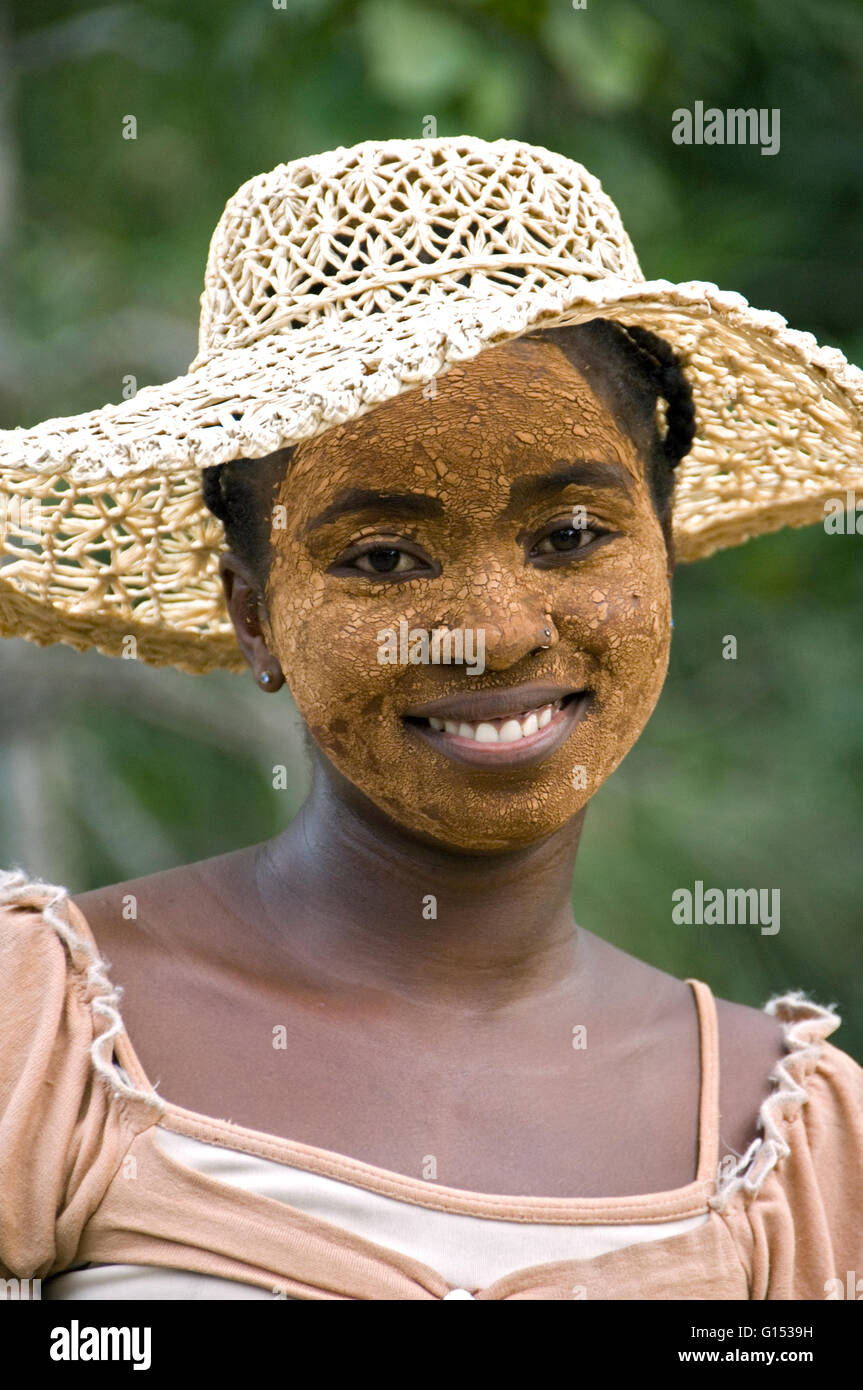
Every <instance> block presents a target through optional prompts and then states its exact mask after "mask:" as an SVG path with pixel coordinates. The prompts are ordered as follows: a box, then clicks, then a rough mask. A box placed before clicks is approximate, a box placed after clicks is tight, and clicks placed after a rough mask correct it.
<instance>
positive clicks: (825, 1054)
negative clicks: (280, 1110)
mask: <svg viewBox="0 0 863 1390" xmlns="http://www.w3.org/2000/svg"><path fill="white" fill-rule="evenodd" d="M688 983H689V984H690V986H691V987H692V989H693V993H694V995H695V1001H696V1005H697V1008H698V1016H699V1026H700V1044H701V1046H700V1052H701V1096H700V1104H699V1154H698V1163H697V1172H696V1176H695V1178H694V1180H693V1181H692V1182H690V1183H688V1184H687V1185H685V1186H684V1187H680V1188H676V1189H674V1190H673V1191H668V1192H652V1193H644V1194H639V1195H634V1196H625V1197H610V1198H580V1197H553V1198H543V1197H535V1196H512V1195H495V1194H490V1193H481V1192H469V1191H466V1190H462V1189H457V1188H448V1187H442V1186H439V1185H438V1184H437V1183H435V1182H431V1181H425V1180H419V1179H413V1178H409V1177H406V1176H404V1175H402V1174H399V1173H395V1172H390V1171H388V1170H386V1169H383V1168H378V1167H376V1166H375V1165H373V1164H369V1163H364V1162H360V1161H359V1160H356V1159H352V1158H350V1157H348V1156H346V1155H344V1154H338V1153H333V1152H330V1151H328V1150H324V1149H318V1148H315V1147H314V1146H312V1145H308V1144H300V1143H297V1142H294V1141H291V1140H287V1139H283V1138H279V1137H277V1136H274V1135H269V1134H264V1133H262V1132H258V1131H255V1130H250V1129H245V1128H243V1127H241V1126H239V1125H235V1124H233V1123H231V1122H229V1121H227V1120H223V1119H218V1118H215V1117H209V1116H204V1115H199V1114H196V1113H194V1112H192V1111H189V1110H185V1109H183V1108H182V1107H180V1106H177V1105H174V1104H172V1103H171V1102H170V1101H167V1100H165V1099H164V1098H163V1097H162V1096H160V1095H159V1094H158V1093H157V1091H156V1089H155V1088H154V1087H153V1086H152V1084H151V1083H150V1081H149V1080H148V1078H147V1076H146V1075H145V1073H144V1071H143V1069H142V1067H141V1065H140V1063H139V1061H138V1058H137V1056H136V1054H135V1051H134V1048H133V1046H132V1043H131V1041H130V1039H129V1037H128V1036H127V1034H126V1032H125V1030H124V1027H123V1022H122V1018H121V1014H120V1009H119V1004H120V999H121V991H120V990H118V988H117V987H116V985H115V984H113V983H112V982H111V980H110V978H109V975H108V968H107V965H106V963H105V961H104V960H103V959H102V957H101V954H100V951H99V948H98V946H97V944H96V941H95V939H94V937H93V933H92V931H91V930H90V927H89V924H88V923H87V921H86V919H85V917H84V915H83V914H82V913H81V911H80V910H79V909H78V908H77V907H76V905H75V904H74V903H73V902H72V901H71V900H70V898H69V895H68V893H67V891H66V890H65V889H64V888H62V887H58V886H56V885H53V884H45V883H41V882H39V881H37V880H34V879H31V878H29V877H28V876H27V875H26V874H25V873H23V872H22V871H21V870H18V869H15V870H12V871H10V872H6V873H3V872H0V1277H3V1278H7V1279H8V1278H17V1279H19V1280H22V1281H23V1280H34V1279H39V1280H42V1281H44V1282H46V1283H47V1282H48V1281H56V1282H55V1283H54V1284H53V1287H55V1288H58V1289H62V1287H63V1285H64V1280H65V1281H69V1282H70V1283H71V1281H72V1280H73V1279H74V1278H76V1277H80V1278H81V1279H82V1281H83V1282H84V1284H85V1283H86V1278H87V1276H89V1277H90V1278H91V1279H96V1280H97V1281H98V1280H99V1279H100V1277H101V1276H100V1273H99V1272H100V1271H101V1272H102V1273H103V1274H108V1273H110V1271H109V1270H108V1269H107V1267H109V1266H111V1267H114V1268H115V1269H116V1272H117V1274H118V1276H119V1275H120V1274H121V1271H122V1277H123V1278H127V1279H128V1278H129V1276H130V1271H131V1273H132V1274H134V1273H135V1272H136V1271H137V1272H139V1273H142V1274H143V1275H147V1274H150V1275H152V1276H156V1275H157V1274H162V1275H164V1274H165V1273H166V1272H167V1271H172V1272H173V1273H174V1275H175V1276H176V1277H177V1278H179V1279H181V1284H180V1285H178V1286H177V1287H182V1276H183V1275H185V1276H186V1289H187V1291H186V1292H179V1293H175V1294H173V1295H172V1294H163V1295H159V1294H154V1293H147V1292H145V1291H142V1292H139V1293H137V1294H133V1295H131V1296H136V1297H145V1298H146V1297H158V1296H177V1297H212V1296H214V1295H213V1294H212V1293H208V1292H200V1291H199V1292H195V1291H194V1277H195V1276H198V1277H199V1282H200V1286H201V1287H204V1286H209V1287H215V1285H216V1284H217V1283H218V1284H219V1285H220V1286H221V1287H222V1288H223V1289H229V1288H230V1285H233V1288H234V1289H235V1290H236V1293H234V1294H232V1293H231V1292H221V1293H218V1294H216V1295H215V1296H218V1297H230V1296H237V1297H243V1296H252V1297H254V1296H261V1294H263V1295H264V1296H269V1297H272V1296H274V1295H276V1296H281V1297H285V1298H293V1299H445V1298H452V1297H462V1298H474V1299H574V1298H586V1299H634V1300H651V1299H711V1298H717V1299H750V1300H754V1299H758V1300H761V1299H823V1298H826V1297H831V1296H832V1297H836V1296H839V1295H837V1294H836V1293H835V1292H834V1290H835V1289H836V1288H839V1287H841V1288H843V1289H844V1287H845V1284H846V1280H847V1277H848V1271H852V1270H860V1271H863V1221H861V1216H860V1213H861V1211H862V1210H863V1068H861V1067H860V1066H858V1064H857V1063H856V1062H855V1061H854V1060H853V1058H851V1057H850V1056H849V1055H848V1054H847V1053H845V1052H843V1051H841V1050H840V1049H838V1048H836V1047H834V1046H833V1045H832V1044H831V1043H829V1042H827V1041H826V1040H827V1038H828V1037H829V1036H830V1035H831V1034H832V1033H833V1032H834V1031H835V1030H836V1028H837V1027H838V1026H839V1023H840V1020H839V1018H838V1017H837V1015H836V1014H835V1013H834V1012H833V1011H832V1010H831V1009H828V1008H825V1007H822V1006H821V1005H818V1004H814V1003H812V1002H811V1001H809V1000H807V999H806V998H805V997H804V996H803V994H801V993H800V992H799V991H798V992H795V993H793V994H786V995H782V996H777V997H774V998H773V999H771V1000H770V1001H769V1002H768V1003H767V1005H766V1006H765V1009H766V1012H767V1013H769V1014H771V1015H773V1016H775V1017H777V1018H779V1019H780V1020H781V1022H782V1023H783V1025H784V1044H785V1054H786V1055H785V1056H784V1058H783V1059H782V1061H780V1062H779V1063H778V1064H777V1066H776V1067H775V1068H774V1070H773V1072H772V1073H771V1078H770V1079H771V1081H772V1083H773V1090H772V1093H771V1094H770V1095H769V1096H768V1098H767V1099H766V1100H765V1102H764V1104H763V1105H762V1108H761V1115H760V1124H759V1131H760V1132H759V1134H758V1135H757V1136H756V1137H754V1138H753V1142H752V1144H751V1145H750V1147H749V1149H748V1150H747V1152H746V1153H745V1154H744V1155H743V1156H742V1157H738V1156H736V1155H728V1154H721V1153H720V1140H719V1049H718V1030H717V1020H716V1007H715V1001H714V999H713V995H712V993H711V991H710V989H709V988H708V986H707V985H706V984H704V983H703V982H701V981H699V980H690V981H689V982H688ZM340 1213H344V1218H343V1224H342V1219H341V1218H340ZM326 1217H329V1218H330V1219H325V1218H326ZM388 1240H389V1241H390V1242H392V1243H388ZM441 1266H443V1268H441ZM60 1276H63V1277H62V1278H61V1277H60ZM226 1281H230V1284H228V1283H226ZM102 1283H103V1286H104V1280H102ZM50 1286H52V1285H50V1284H49V1287H50ZM57 1296H60V1297H63V1296H64V1295H63V1293H62V1292H61V1293H59V1294H58V1295H57ZM68 1296H69V1297H78V1296H80V1297H88V1296H93V1297H112V1296H115V1295H113V1294H111V1293H106V1292H102V1293H95V1294H88V1293H87V1292H86V1291H85V1289H84V1288H82V1291H81V1292H80V1293H74V1292H70V1293H69V1294H68Z"/></svg>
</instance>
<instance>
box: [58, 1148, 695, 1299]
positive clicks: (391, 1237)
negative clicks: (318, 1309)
mask: <svg viewBox="0 0 863 1390" xmlns="http://www.w3.org/2000/svg"><path fill="white" fill-rule="evenodd" d="M156 1137H157V1140H158V1143H159V1144H160V1146H161V1147H162V1148H163V1149H164V1150H165V1151H166V1152H167V1153H168V1154H170V1156H171V1157H172V1158H174V1159H175V1160H176V1161H177V1162H178V1163H182V1164H185V1166H186V1167H188V1168H194V1169H195V1170H196V1171H197V1172H199V1173H204V1174H206V1176H207V1177H209V1178H213V1179H214V1180H215V1181H217V1182H222V1183H226V1184H228V1185H229V1186H232V1187H240V1188H243V1189H245V1190H246V1191H247V1192H258V1193H260V1194H261V1195H262V1196H264V1197H270V1198H272V1199H274V1200H275V1201H278V1202H285V1203H287V1204H288V1205H289V1206H292V1207H297V1208H299V1210H301V1211H304V1212H306V1213H307V1214H308V1215H309V1216H313V1217H316V1218H318V1219H319V1220H321V1221H328V1222H329V1223H330V1224H331V1225H333V1226H339V1227H341V1228H342V1229H343V1230H346V1231H350V1232H351V1233H352V1234H353V1235H356V1236H360V1237H362V1238H363V1239H364V1240H369V1241H373V1242H374V1243H375V1244H376V1245H382V1246H385V1247H387V1248H388V1249H390V1250H398V1251H400V1252H401V1253H402V1254H405V1255H409V1256H410V1257H411V1258H412V1259H415V1260H419V1261H421V1263H422V1264H425V1265H428V1266H430V1268H432V1269H435V1270H437V1271H438V1273H440V1274H441V1275H443V1277H444V1278H445V1279H446V1280H448V1281H449V1282H450V1283H451V1284H455V1285H458V1286H459V1288H460V1289H461V1290H465V1289H467V1290H469V1289H478V1288H484V1287H485V1286H486V1285H488V1284H492V1283H494V1281H495V1280H496V1279H501V1278H503V1276H504V1275H506V1274H511V1273H513V1272H514V1271H515V1270H518V1269H526V1268H527V1267H528V1266H530V1265H537V1264H551V1263H553V1262H554V1261H557V1260H589V1259H594V1258H595V1257H596V1256H597V1255H604V1254H606V1252H608V1251H610V1250H623V1249H625V1248H626V1247H627V1246H629V1245H639V1244H642V1243H644V1242H646V1241H651V1240H667V1239H669V1237H671V1236H676V1235H680V1234H681V1233H682V1232H684V1231H689V1230H692V1229H693V1228H694V1227H696V1226H701V1225H703V1223H704V1222H705V1221H707V1219H708V1213H706V1212H705V1213H703V1214H701V1215H700V1216H689V1217H685V1218H684V1219H683V1220H676V1221H663V1222H650V1223H646V1224H641V1225H639V1224H637V1223H633V1224H631V1225H605V1226H603V1225H598V1226H562V1225H543V1224H542V1223H540V1222H525V1221H512V1220H501V1219H499V1218H494V1219H491V1218H487V1217H480V1216H468V1215H465V1214H463V1213H461V1212H448V1211H438V1210H435V1209H433V1208H430V1207H421V1206H418V1205H416V1204H415V1203H413V1202H408V1201H405V1200H403V1199H402V1198H397V1197H385V1196H383V1195H382V1194H381V1193H379V1192H370V1191H368V1190H367V1189H366V1188H364V1187H355V1186H354V1185H353V1184H352V1183H347V1182H341V1181H340V1180H339V1179H337V1178H330V1177H324V1176H322V1175H321V1174H320V1173H308V1172H306V1171H305V1169H303V1168H292V1167H290V1166H289V1165H287V1164H285V1163H276V1162H275V1161H274V1160H273V1159H269V1158H259V1157H258V1156H257V1155H256V1154H247V1153H242V1152H240V1151H239V1150H237V1149H226V1148H223V1147H222V1146H221V1145H218V1144H208V1143H205V1142H204V1141H203V1140H201V1139H191V1138H189V1137H188V1136H187V1135H185V1134H175V1133H174V1132H173V1131H172V1130H167V1129H164V1128H162V1127H161V1126H157V1127H156ZM42 1294H43V1298H46V1299H51V1298H55V1299H102V1298H105V1299H111V1298H118V1299H135V1298H140V1299H181V1300H185V1299H233V1298H238V1299H239V1298H244V1299H245V1298H248V1299H254V1298H270V1299H271V1298H274V1297H275V1298H285V1297H288V1296H289V1295H286V1294H285V1292H284V1290H283V1289H279V1288H278V1287H277V1286H274V1287H273V1289H271V1290H267V1289H259V1288H255V1287H254V1286H252V1285H251V1284H242V1283H237V1282H236V1281H234V1280H232V1279H220V1278H215V1277H214V1276H212V1275H207V1274H190V1273H186V1272H184V1271H182V1270H173V1269H163V1268H161V1267H152V1266H147V1265H91V1266H90V1267H89V1268H87V1269H81V1270H75V1271H72V1272H71V1273H68V1274H61V1275H58V1276H57V1277H56V1278H54V1279H51V1280H49V1281H48V1282H46V1284H45V1286H44V1288H43V1291H42ZM449 1296H450V1295H447V1297H449ZM460 1296H461V1297H465V1296H466V1295H465V1294H463V1293H462V1294H461V1295H460Z"/></svg>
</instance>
